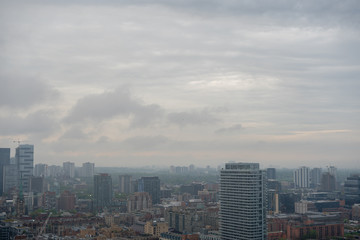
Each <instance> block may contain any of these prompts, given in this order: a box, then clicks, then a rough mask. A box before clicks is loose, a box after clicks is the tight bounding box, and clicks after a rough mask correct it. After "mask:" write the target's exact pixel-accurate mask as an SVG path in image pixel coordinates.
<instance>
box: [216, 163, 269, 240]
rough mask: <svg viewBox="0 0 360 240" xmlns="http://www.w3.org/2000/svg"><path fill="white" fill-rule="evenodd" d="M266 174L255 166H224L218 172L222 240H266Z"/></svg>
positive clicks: (235, 164) (237, 164) (233, 164)
mask: <svg viewBox="0 0 360 240" xmlns="http://www.w3.org/2000/svg"><path fill="white" fill-rule="evenodd" d="M266 196H267V190H266V172H265V171H262V170H260V169H259V164H258V163H227V164H225V168H224V169H222V170H221V171H220V214H219V216H220V234H221V239H222V240H240V239H241V240H248V239H252V240H263V239H266V236H267V231H266V228H267V226H266Z"/></svg>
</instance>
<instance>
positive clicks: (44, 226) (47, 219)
mask: <svg viewBox="0 0 360 240" xmlns="http://www.w3.org/2000/svg"><path fill="white" fill-rule="evenodd" d="M51 214H52V212H50V213H49V216H48V217H47V218H46V220H45V222H44V225H43V226H42V227H41V229H40V232H39V234H38V235H37V237H36V239H37V240H38V239H39V237H40V236H41V234H42V233H43V232H44V230H45V228H46V225H47V223H48V221H49V219H50V216H51Z"/></svg>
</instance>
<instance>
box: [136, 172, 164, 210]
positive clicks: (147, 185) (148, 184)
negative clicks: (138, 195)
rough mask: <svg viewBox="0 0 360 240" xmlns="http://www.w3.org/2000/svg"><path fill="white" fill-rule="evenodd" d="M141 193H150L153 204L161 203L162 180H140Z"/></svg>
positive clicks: (143, 178)
mask: <svg viewBox="0 0 360 240" xmlns="http://www.w3.org/2000/svg"><path fill="white" fill-rule="evenodd" d="M138 191H139V192H148V193H149V194H150V196H151V198H152V203H153V204H158V203H160V195H161V192H160V179H159V178H158V177H142V178H141V179H139V187H138Z"/></svg>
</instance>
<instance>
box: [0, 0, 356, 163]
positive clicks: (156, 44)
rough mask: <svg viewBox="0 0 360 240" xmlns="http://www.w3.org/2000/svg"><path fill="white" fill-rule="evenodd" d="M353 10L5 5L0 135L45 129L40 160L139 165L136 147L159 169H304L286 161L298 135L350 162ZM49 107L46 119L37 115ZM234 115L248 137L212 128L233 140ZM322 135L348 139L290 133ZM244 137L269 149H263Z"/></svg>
mask: <svg viewBox="0 0 360 240" xmlns="http://www.w3.org/2000/svg"><path fill="white" fill-rule="evenodd" d="M359 7H360V4H359V2H358V1H357V0H349V1H341V0H318V1H300V0H295V1H284V0H269V1H263V0H251V1H250V0H243V1H234V0H224V1H215V0H209V1H205V0H199V1H195V0H184V1H176V0H157V1H147V0H125V1H116V0H105V1H96V0H89V1H80V0H73V1H60V0H54V1H40V0H36V1H0V18H1V21H0V32H1V34H0V75H1V76H6V77H2V78H0V84H1V85H0V86H1V87H0V107H1V113H0V118H1V120H0V121H1V123H3V124H2V125H1V126H6V128H2V129H1V132H2V135H4V134H13V133H19V134H20V133H24V132H25V133H27V134H29V135H30V136H29V139H35V137H34V135H35V134H38V133H39V132H41V131H43V132H42V134H43V136H48V135H49V134H51V133H53V134H52V135H51V136H50V138H48V139H47V141H49V139H51V140H54V142H53V143H52V144H53V145H51V147H49V149H55V151H56V154H54V155H53V156H52V155H51V153H49V152H48V151H49V150H48V148H47V147H48V146H47V145H46V146H44V144H45V143H44V142H47V141H43V140H44V139H43V138H42V137H41V136H40V137H38V138H36V139H37V140H38V141H36V142H34V144H35V145H36V146H39V148H40V146H44V147H42V148H41V151H37V154H39V155H37V156H39V160H40V161H44V160H47V159H48V157H52V158H58V160H59V159H61V160H63V159H74V160H76V159H77V160H78V161H80V160H81V159H82V158H84V157H86V158H91V157H92V156H95V155H96V156H97V158H96V159H97V161H99V163H103V162H104V161H105V160H104V159H106V161H109V162H107V164H109V163H113V164H120V163H118V162H117V159H118V158H121V157H122V156H126V157H122V158H124V162H123V163H121V164H128V159H134V160H136V161H134V164H135V162H136V164H141V163H144V162H146V161H147V159H148V156H147V155H146V157H144V155H141V154H144V152H143V151H141V149H145V150H149V149H150V150H152V149H155V150H157V152H156V153H154V155H153V157H152V160H153V161H158V162H163V163H165V162H166V163H167V162H168V161H167V159H172V160H173V161H181V160H182V159H184V158H186V159H188V161H196V160H199V159H200V160H199V164H201V163H204V164H208V160H209V159H212V160H211V161H213V162H214V163H215V162H216V161H217V162H223V161H224V159H225V158H226V156H228V155H231V154H233V155H232V156H231V158H232V159H235V160H237V159H236V158H238V156H239V155H242V156H244V158H247V159H244V160H254V161H264V159H268V158H269V159H270V158H272V159H274V161H277V160H276V159H283V160H284V162H288V161H287V160H286V159H287V158H291V159H294V161H295V159H296V158H298V160H299V159H300V160H301V161H303V159H304V158H305V157H306V158H310V157H311V156H310V155H307V156H301V154H293V153H292V150H293V151H295V152H298V153H303V152H306V151H305V150H306V148H307V146H305V147H304V148H303V149H300V150H298V151H297V146H298V144H299V142H301V141H303V142H305V143H309V144H310V145H312V146H314V147H313V148H311V150H312V151H311V153H312V154H313V155H314V156H320V155H321V156H322V157H323V159H326V157H328V158H329V159H334V158H335V156H336V157H337V158H339V159H342V156H341V154H338V155H335V154H328V152H329V151H328V150H327V149H330V150H333V149H334V148H333V145H336V144H338V145H339V146H343V147H344V145H345V143H346V145H347V146H349V147H348V148H347V147H344V149H345V148H346V151H345V150H343V152H346V155H347V156H350V155H351V157H349V159H352V160H351V161H353V159H356V156H358V155H359V154H358V148H357V147H356V145H358V144H357V143H358V136H359V134H358V132H359V119H360V114H359V107H360V105H359V104H360V95H359V94H358V92H359V88H360V85H359V81H358V76H359V73H360V72H359V69H360V68H359V66H360V58H359V56H360V48H359V47H358V43H359V41H360V35H359V26H360V24H359V23H360V21H359V19H360V15H359V14H358V12H359V11H360V9H359ZM79 12H81V14H79ZM34 16H36V17H34ZM20 72H21V76H22V77H19V76H17V75H18V74H19V73H20ZM37 76H39V77H37ZM100 80H101V81H100ZM122 85H131V87H132V90H133V91H132V93H129V92H128V91H127V90H125V89H122V88H120V89H117V88H116V86H122ZM54 88H55V89H57V90H56V91H58V93H57V94H56V91H54ZM109 89H110V90H109ZM111 89H114V90H111ZM99 92H100V94H99ZM94 93H97V94H94ZM60 94H61V97H62V98H61V100H62V101H56V102H55V103H54V102H53V101H52V99H53V96H55V98H56V95H60ZM135 96H139V98H140V99H138V98H136V97H135ZM141 99H143V101H142V100H141ZM76 101H77V102H76ZM151 103H157V104H151ZM49 106H50V107H51V108H54V110H53V111H52V112H53V113H52V114H51V115H49V116H42V117H37V118H36V119H37V120H31V115H29V114H34V115H36V114H37V116H40V115H41V114H39V112H38V111H39V110H40V112H44V111H46V109H48V108H49ZM189 106H190V107H189ZM220 106H221V107H223V108H224V109H228V111H216V110H215V109H217V108H219V107H220ZM55 108H56V111H55ZM194 109H200V110H194ZM201 109H206V110H201ZM36 112H38V113H36ZM66 114H67V115H66ZM64 115H65V117H64ZM56 119H63V122H62V124H63V125H61V126H60V127H58V125H57V120H56ZM239 119H241V123H242V125H243V126H246V131H244V133H246V134H232V135H231V137H219V136H218V135H214V134H213V133H214V129H215V133H218V134H230V133H231V132H234V133H235V132H236V133H239V132H240V133H241V131H242V128H241V127H240V125H233V123H236V122H238V120H239ZM36 121H38V122H39V123H37V122H36ZM41 121H44V123H43V126H39V125H40V123H42V122H41ZM53 125H55V128H53V127H52V126H53ZM174 125H175V127H174ZM176 126H180V128H179V127H176ZM199 126H201V127H199ZM224 126H226V127H224ZM248 126H250V127H249V128H248ZM126 127H130V128H131V131H129V129H125V128H126ZM29 128H30V129H29ZM46 129H48V131H47V130H46ZM216 129H217V130H216ZM322 129H326V130H334V129H335V130H336V129H339V130H341V129H348V130H349V132H347V133H346V134H345V133H344V134H336V135H335V134H334V135H331V136H329V137H326V138H325V137H324V138H323V139H319V138H321V137H320V136H319V135H316V134H313V135H306V134H305V135H304V134H302V135H298V134H289V132H298V131H304V132H306V131H314V132H317V131H318V130H322ZM64 130H65V133H64V132H63V131H64ZM35 132H36V133H35ZM58 136H62V137H60V138H59V141H55V139H57V138H58ZM174 136H176V141H175V140H172V139H173V138H175V137H174ZM0 137H1V136H0ZM328 138H330V139H331V140H332V141H333V143H331V144H330V145H329V144H327V142H326V141H327V140H328ZM0 139H1V138H0ZM3 139H4V138H3ZM124 139H127V140H124ZM250 139H251V140H250ZM273 139H286V141H279V142H276V143H271V141H273ZM97 140H98V141H97ZM324 140H326V141H324ZM152 141H153V142H154V143H152ZM248 141H252V142H261V141H263V142H267V143H268V142H269V144H267V145H266V146H271V144H274V145H276V148H275V147H274V148H267V147H262V148H261V153H260V151H258V149H259V147H258V146H257V145H254V144H247V142H248ZM288 141H291V142H292V144H293V145H291V146H293V147H291V146H287V145H286V142H288ZM239 142H241V146H244V147H243V148H242V149H241V154H239V152H237V149H239ZM152 144H153V145H152ZM300 145H301V144H300ZM251 146H254V147H253V148H252V147H251ZM285 148H287V150H286V151H285V150H284V149H285ZM169 149H170V150H169ZM272 149H273V150H272ZM160 150H161V151H160ZM119 151H120V153H119ZM128 151H129V153H128ZM272 151H273V152H272ZM42 152H44V154H45V155H44V156H43V158H42V159H41V155H40V154H41V153H42ZM138 152H140V154H139V155H136V154H138ZM151 152H153V151H151ZM339 152H341V151H339ZM343 152H342V153H343ZM161 154H163V155H161ZM135 155H136V156H135ZM197 157H199V158H197ZM127 158H128V159H127ZM216 158H217V160H216ZM159 159H161V160H159ZM349 162H350V160H349ZM353 162H355V163H356V161H353ZM275 164H276V163H275Z"/></svg>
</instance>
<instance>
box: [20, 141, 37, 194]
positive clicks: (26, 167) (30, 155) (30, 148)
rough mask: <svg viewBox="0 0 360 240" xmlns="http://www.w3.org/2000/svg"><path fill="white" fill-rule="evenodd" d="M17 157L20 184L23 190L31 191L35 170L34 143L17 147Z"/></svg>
mask: <svg viewBox="0 0 360 240" xmlns="http://www.w3.org/2000/svg"><path fill="white" fill-rule="evenodd" d="M15 159H16V164H17V170H18V184H19V188H22V190H23V192H29V191H30V178H31V177H32V176H33V170H34V145H29V144H22V145H19V146H18V147H17V148H16V153H15Z"/></svg>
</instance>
